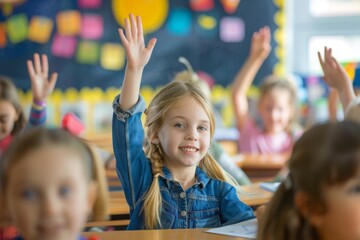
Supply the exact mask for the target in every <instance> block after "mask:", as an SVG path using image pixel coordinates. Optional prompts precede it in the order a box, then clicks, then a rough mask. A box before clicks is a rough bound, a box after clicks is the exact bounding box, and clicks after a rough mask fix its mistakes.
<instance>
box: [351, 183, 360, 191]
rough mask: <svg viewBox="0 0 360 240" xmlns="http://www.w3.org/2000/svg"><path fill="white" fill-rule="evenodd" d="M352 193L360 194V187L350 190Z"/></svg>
mask: <svg viewBox="0 0 360 240" xmlns="http://www.w3.org/2000/svg"><path fill="white" fill-rule="evenodd" d="M350 192H351V193H360V185H356V186H353V187H352V188H351V189H350Z"/></svg>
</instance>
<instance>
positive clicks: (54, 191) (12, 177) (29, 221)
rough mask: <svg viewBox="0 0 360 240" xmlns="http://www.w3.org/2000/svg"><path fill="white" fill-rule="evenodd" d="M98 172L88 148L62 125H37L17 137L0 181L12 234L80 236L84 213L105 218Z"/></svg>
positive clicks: (70, 239)
mask: <svg viewBox="0 0 360 240" xmlns="http://www.w3.org/2000/svg"><path fill="white" fill-rule="evenodd" d="M101 171H103V168H102V164H101V163H99V159H97V158H96V156H95V155H94V154H93V151H92V150H91V149H90V147H89V146H88V145H87V144H86V143H85V142H83V141H82V140H81V139H79V138H77V137H75V136H73V135H72V134H70V133H68V132H67V131H65V130H62V129H45V128H42V127H36V128H33V129H30V130H28V131H26V132H24V133H23V134H20V135H18V136H16V137H15V139H14V141H13V142H12V143H11V144H10V147H9V148H8V149H7V151H6V152H5V154H4V156H3V159H2V161H1V165H0V176H1V178H0V183H1V185H0V186H1V194H2V196H4V200H5V202H4V203H3V204H4V205H5V209H6V212H7V213H8V215H9V217H10V219H11V220H12V221H13V223H14V224H15V226H16V227H17V229H18V230H19V231H20V233H21V235H22V237H23V238H22V237H18V238H17V239H26V240H39V239H46V240H51V239H62V240H75V239H83V238H79V234H80V232H81V231H82V228H83V226H84V224H85V222H86V221H87V219H88V217H89V219H93V220H104V219H105V218H106V214H107V200H106V195H104V193H107V190H106V184H105V185H104V182H103V181H104V179H105V177H104V172H101ZM104 187H105V189H101V188H104ZM103 190H105V191H103ZM97 193H98V194H97ZM94 203H95V204H94ZM93 206H94V208H93Z"/></svg>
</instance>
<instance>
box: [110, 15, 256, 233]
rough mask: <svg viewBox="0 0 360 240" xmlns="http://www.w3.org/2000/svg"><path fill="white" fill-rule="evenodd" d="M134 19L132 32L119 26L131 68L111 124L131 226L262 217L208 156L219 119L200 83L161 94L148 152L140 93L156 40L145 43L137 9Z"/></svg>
mask: <svg viewBox="0 0 360 240" xmlns="http://www.w3.org/2000/svg"><path fill="white" fill-rule="evenodd" d="M130 22H131V23H130ZM130 22H129V19H125V33H124V31H123V30H122V29H119V35H120V38H121V41H122V44H123V46H124V48H125V52H126V58H127V65H126V70H125V75H124V80H123V85H122V92H121V95H120V96H116V98H115V100H114V103H113V108H114V116H113V125H112V126H113V130H112V133H113V138H112V139H113V145H114V153H115V157H116V167H117V172H118V174H119V178H120V181H121V183H122V187H123V189H124V192H125V197H126V200H127V202H128V204H129V206H130V224H129V226H128V229H132V230H135V229H154V228H164V229H167V228H208V227H218V226H222V225H227V224H233V223H237V222H241V221H245V220H248V219H252V218H255V216H254V213H253V211H252V209H251V208H250V207H249V206H247V205H246V204H244V203H243V202H241V201H240V200H239V198H238V196H237V193H236V189H235V187H234V186H236V185H237V184H236V182H234V181H231V177H230V176H229V175H228V174H227V173H226V172H225V171H224V170H223V169H222V168H221V167H220V166H219V164H217V162H216V161H215V160H214V159H213V158H212V157H211V156H210V155H209V154H208V148H209V146H210V142H211V137H212V135H213V132H214V116H213V113H212V110H211V104H210V103H209V102H208V100H207V98H206V97H205V96H204V94H203V92H202V90H201V89H200V88H199V87H198V86H197V85H196V84H191V83H181V82H171V83H170V84H168V85H166V86H165V87H163V88H162V89H161V90H160V91H159V92H158V93H157V94H156V95H155V96H154V98H153V100H152V101H151V103H150V104H149V106H148V108H147V110H146V111H145V113H146V115H147V118H146V123H145V126H147V139H148V143H149V144H148V148H147V149H146V153H145V152H144V151H143V142H144V131H143V125H142V123H141V114H142V112H143V111H144V110H145V102H144V100H143V98H142V97H141V96H139V90H140V84H141V76H142V73H143V69H144V67H145V65H146V64H147V62H148V61H149V59H150V56H151V53H152V51H153V49H154V46H155V43H156V39H151V40H150V42H149V43H148V45H147V46H145V44H144V37H143V30H142V23H141V19H140V17H139V16H137V18H136V20H135V17H134V16H133V15H132V14H130ZM230 183H231V184H230ZM232 184H233V185H232Z"/></svg>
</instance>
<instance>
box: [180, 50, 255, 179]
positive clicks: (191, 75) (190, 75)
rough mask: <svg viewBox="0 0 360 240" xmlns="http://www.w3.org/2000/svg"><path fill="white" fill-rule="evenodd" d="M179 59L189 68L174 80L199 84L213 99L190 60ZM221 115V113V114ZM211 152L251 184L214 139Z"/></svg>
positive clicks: (230, 171)
mask: <svg viewBox="0 0 360 240" xmlns="http://www.w3.org/2000/svg"><path fill="white" fill-rule="evenodd" d="M179 61H180V62H181V63H183V64H184V65H185V66H186V68H187V70H185V71H181V72H179V73H177V74H176V75H175V77H174V80H173V81H180V82H188V83H193V84H197V85H198V86H199V88H201V90H203V92H204V94H205V96H206V97H207V99H209V101H211V90H210V87H209V85H208V84H207V83H206V82H205V81H204V80H202V79H200V78H199V76H198V75H197V74H196V73H195V72H194V70H193V68H192V67H191V65H190V63H189V61H188V60H187V59H186V58H184V57H180V58H179ZM219 115H220V114H219ZM209 154H210V155H211V156H212V157H213V158H214V159H215V160H216V161H217V162H218V163H219V164H220V166H221V167H222V168H223V169H224V170H225V171H227V172H228V173H229V174H230V175H231V176H232V177H234V179H235V180H236V181H237V182H238V184H239V185H249V184H251V181H250V179H249V178H248V176H246V174H245V173H244V172H243V171H242V170H241V169H240V168H239V167H238V166H237V165H236V164H235V162H234V160H233V159H231V157H230V156H229V155H228V154H227V153H226V152H225V150H224V149H223V148H222V147H221V145H220V144H219V143H218V142H217V141H216V140H215V139H213V140H212V141H211V145H210V148H209Z"/></svg>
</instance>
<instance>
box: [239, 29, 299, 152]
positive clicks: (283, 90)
mask: <svg viewBox="0 0 360 240" xmlns="http://www.w3.org/2000/svg"><path fill="white" fill-rule="evenodd" d="M270 42H271V34H270V29H269V28H268V27H263V28H261V29H260V30H259V31H258V32H255V33H254V34H253V36H252V42H251V47H250V54H249V56H248V58H247V59H246V61H245V63H244V65H243V66H242V67H241V69H240V71H239V72H238V74H237V75H236V77H235V79H234V82H233V86H232V99H233V106H234V112H235V118H236V126H237V129H238V130H239V132H240V140H239V151H240V152H242V153H259V154H286V153H288V152H290V151H291V148H292V146H293V143H294V141H295V138H297V137H298V136H299V135H300V133H301V130H300V128H299V127H298V126H297V124H296V121H295V115H296V105H297V96H296V89H295V87H294V83H293V82H291V80H290V79H289V78H284V77H280V76H276V75H270V76H268V77H267V78H265V79H264V81H263V82H262V84H261V87H260V96H259V100H258V105H257V114H255V115H258V116H259V120H257V119H256V118H255V117H254V116H251V115H250V111H249V104H248V100H247V97H246V94H247V91H248V90H249V88H250V86H251V84H252V82H253V80H254V78H255V76H256V74H257V72H258V71H259V69H260V67H261V66H262V64H263V62H264V61H265V59H266V58H267V57H268V55H269V54H270V52H271V45H270Z"/></svg>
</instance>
